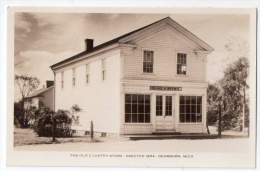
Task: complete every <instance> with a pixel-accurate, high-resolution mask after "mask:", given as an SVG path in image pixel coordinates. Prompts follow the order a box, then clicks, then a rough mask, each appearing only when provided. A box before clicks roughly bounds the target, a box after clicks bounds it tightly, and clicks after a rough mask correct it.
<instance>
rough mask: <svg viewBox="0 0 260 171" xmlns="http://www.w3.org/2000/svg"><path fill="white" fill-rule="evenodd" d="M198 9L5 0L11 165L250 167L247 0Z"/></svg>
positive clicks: (251, 39) (251, 40)
mask: <svg viewBox="0 0 260 171" xmlns="http://www.w3.org/2000/svg"><path fill="white" fill-rule="evenodd" d="M105 11H106V10H105ZM201 11H203V10H202V9H191V8H186V9H181V8H172V9H157V10H154V11H153V10H149V9H146V10H142V9H138V8H137V9H130V10H126V12H124V11H123V10H122V9H121V10H115V9H110V10H109V9H107V12H101V11H100V10H98V9H96V10H95V9H94V10H93V9H84V8H73V9H71V10H69V11H67V10H66V9H60V10H58V12H55V10H54V9H53V8H48V7H46V8H41V9H39V8H38V9H37V8H22V7H12V8H9V11H8V15H9V16H8V17H9V19H10V20H8V40H9V43H8V56H9V57H8V58H9V61H8V66H9V67H10V72H9V73H8V74H9V76H10V79H11V78H13V80H11V81H9V87H8V88H9V90H10V93H9V95H10V98H9V103H10V104H9V106H10V107H9V108H10V109H8V111H9V113H8V116H7V118H8V123H7V125H8V128H7V131H8V133H7V136H8V137H7V141H8V144H7V146H8V148H7V162H8V165H10V166H126V167H132V166H135V167H136V166H138V167H213V168H216V167H228V168H254V167H255V150H256V148H255V141H256V135H255V134H256V105H255V104H256V93H255V92H256V75H255V74H256V51H255V50H256V40H255V39H256V10H255V9H252V8H251V9H249V8H248V9H229V10H228V9H213V10H212V11H209V10H208V9H205V11H204V12H201ZM213 11H214V12H213ZM8 92H9V91H8ZM57 157H60V160H61V161H63V163H59V162H57V161H55V160H53V159H54V158H57ZM28 159H33V160H28ZM66 161H71V162H66Z"/></svg>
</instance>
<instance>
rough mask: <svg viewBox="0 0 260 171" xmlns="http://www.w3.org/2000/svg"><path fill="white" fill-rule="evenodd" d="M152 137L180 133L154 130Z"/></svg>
mask: <svg viewBox="0 0 260 171" xmlns="http://www.w3.org/2000/svg"><path fill="white" fill-rule="evenodd" d="M152 135H181V132H176V131H175V130H163V129H161V130H159V129H158V130H156V132H153V133H152Z"/></svg>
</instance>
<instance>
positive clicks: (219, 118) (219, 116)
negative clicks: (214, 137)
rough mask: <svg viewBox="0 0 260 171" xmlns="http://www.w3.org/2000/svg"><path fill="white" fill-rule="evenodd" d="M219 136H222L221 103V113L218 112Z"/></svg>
mask: <svg viewBox="0 0 260 171" xmlns="http://www.w3.org/2000/svg"><path fill="white" fill-rule="evenodd" d="M218 138H219V139H220V138H221V105H219V114H218Z"/></svg>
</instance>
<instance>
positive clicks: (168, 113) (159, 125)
mask: <svg viewBox="0 0 260 171" xmlns="http://www.w3.org/2000/svg"><path fill="white" fill-rule="evenodd" d="M173 104H174V103H173V96H172V95H156V130H173V111H174V110H173Z"/></svg>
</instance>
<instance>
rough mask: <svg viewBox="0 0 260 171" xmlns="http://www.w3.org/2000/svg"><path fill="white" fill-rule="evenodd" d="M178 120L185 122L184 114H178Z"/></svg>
mask: <svg viewBox="0 0 260 171" xmlns="http://www.w3.org/2000/svg"><path fill="white" fill-rule="evenodd" d="M180 122H185V115H183V114H182V115H180Z"/></svg>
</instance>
